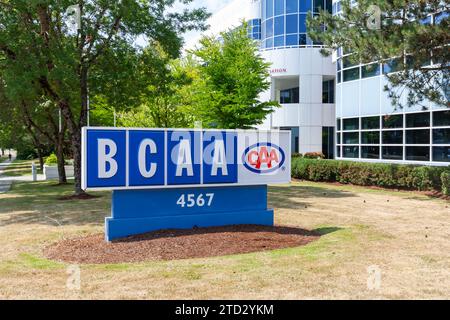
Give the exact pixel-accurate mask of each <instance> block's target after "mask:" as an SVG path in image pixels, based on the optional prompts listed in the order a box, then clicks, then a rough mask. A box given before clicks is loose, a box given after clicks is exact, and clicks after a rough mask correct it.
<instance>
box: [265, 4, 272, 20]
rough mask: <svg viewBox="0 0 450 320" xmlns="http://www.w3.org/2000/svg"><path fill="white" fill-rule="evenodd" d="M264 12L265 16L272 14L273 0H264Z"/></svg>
mask: <svg viewBox="0 0 450 320" xmlns="http://www.w3.org/2000/svg"><path fill="white" fill-rule="evenodd" d="M266 13H267V18H270V17H272V16H273V0H266Z"/></svg>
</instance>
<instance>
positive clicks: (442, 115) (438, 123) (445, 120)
mask: <svg viewBox="0 0 450 320" xmlns="http://www.w3.org/2000/svg"><path fill="white" fill-rule="evenodd" d="M433 126H435V127H444V126H450V110H445V111H436V112H433Z"/></svg>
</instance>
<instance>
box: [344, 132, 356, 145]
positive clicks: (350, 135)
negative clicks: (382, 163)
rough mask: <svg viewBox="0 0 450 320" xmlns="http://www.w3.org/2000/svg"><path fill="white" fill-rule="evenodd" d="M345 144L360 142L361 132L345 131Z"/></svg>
mask: <svg viewBox="0 0 450 320" xmlns="http://www.w3.org/2000/svg"><path fill="white" fill-rule="evenodd" d="M344 144H359V132H344Z"/></svg>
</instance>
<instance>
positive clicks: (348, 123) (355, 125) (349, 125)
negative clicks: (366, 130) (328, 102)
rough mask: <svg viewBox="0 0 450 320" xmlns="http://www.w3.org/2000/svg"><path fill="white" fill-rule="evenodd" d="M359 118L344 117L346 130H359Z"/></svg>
mask: <svg viewBox="0 0 450 320" xmlns="http://www.w3.org/2000/svg"><path fill="white" fill-rule="evenodd" d="M358 129H359V118H351V119H344V130H358Z"/></svg>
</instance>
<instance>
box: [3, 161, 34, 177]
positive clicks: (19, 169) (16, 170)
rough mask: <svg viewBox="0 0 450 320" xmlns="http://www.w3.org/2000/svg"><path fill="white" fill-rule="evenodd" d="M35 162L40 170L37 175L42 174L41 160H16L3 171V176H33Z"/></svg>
mask: <svg viewBox="0 0 450 320" xmlns="http://www.w3.org/2000/svg"><path fill="white" fill-rule="evenodd" d="M32 162H34V163H35V164H36V167H37V168H38V170H37V173H38V174H42V170H40V169H39V160H14V161H13V162H12V164H10V165H9V166H7V167H5V168H4V169H3V173H2V175H3V176H5V177H20V176H27V175H31V163H32Z"/></svg>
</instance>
